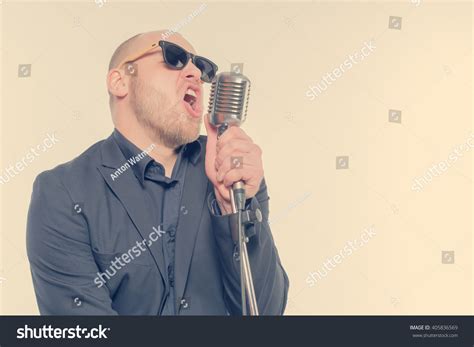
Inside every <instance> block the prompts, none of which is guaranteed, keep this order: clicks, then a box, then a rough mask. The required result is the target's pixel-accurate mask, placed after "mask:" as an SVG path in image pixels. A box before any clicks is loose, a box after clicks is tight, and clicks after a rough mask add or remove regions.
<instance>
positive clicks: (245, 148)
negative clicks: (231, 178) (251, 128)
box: [216, 140, 255, 165]
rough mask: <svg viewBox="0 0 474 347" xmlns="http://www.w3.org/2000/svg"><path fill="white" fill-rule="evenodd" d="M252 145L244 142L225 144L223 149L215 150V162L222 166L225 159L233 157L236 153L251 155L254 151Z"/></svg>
mask: <svg viewBox="0 0 474 347" xmlns="http://www.w3.org/2000/svg"><path fill="white" fill-rule="evenodd" d="M254 146H255V145H254V144H253V143H250V142H248V141H245V140H234V141H231V142H229V143H227V144H226V145H225V146H224V147H221V148H220V149H218V150H217V156H216V160H217V163H218V164H219V165H222V163H223V162H224V160H228V159H227V158H230V157H235V156H236V155H234V154H235V153H236V152H239V153H251V152H252V149H254Z"/></svg>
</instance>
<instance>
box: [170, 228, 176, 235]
mask: <svg viewBox="0 0 474 347" xmlns="http://www.w3.org/2000/svg"><path fill="white" fill-rule="evenodd" d="M169 234H170V236H171V237H175V235H176V229H175V228H173V227H172V228H170V230H169Z"/></svg>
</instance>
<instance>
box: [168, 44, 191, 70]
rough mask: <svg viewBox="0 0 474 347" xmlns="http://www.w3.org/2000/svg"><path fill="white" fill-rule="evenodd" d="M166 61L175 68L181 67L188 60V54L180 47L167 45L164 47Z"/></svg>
mask: <svg viewBox="0 0 474 347" xmlns="http://www.w3.org/2000/svg"><path fill="white" fill-rule="evenodd" d="M164 54H165V59H166V62H167V63H168V64H169V65H171V66H172V67H174V68H176V69H182V68H184V67H185V66H186V64H187V62H188V55H187V54H186V51H184V50H183V49H182V48H181V47H178V46H175V45H167V46H165V49H164Z"/></svg>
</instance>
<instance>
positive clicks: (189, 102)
mask: <svg viewBox="0 0 474 347" xmlns="http://www.w3.org/2000/svg"><path fill="white" fill-rule="evenodd" d="M194 100H195V98H194V96H192V95H189V94H185V95H184V101H186V102H187V103H188V104H190V105H191V106H192V102H193V101H194Z"/></svg>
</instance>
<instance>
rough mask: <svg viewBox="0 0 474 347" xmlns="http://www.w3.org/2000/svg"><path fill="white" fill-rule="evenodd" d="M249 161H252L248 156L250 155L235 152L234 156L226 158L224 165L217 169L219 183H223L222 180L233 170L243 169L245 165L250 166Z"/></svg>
mask: <svg viewBox="0 0 474 347" xmlns="http://www.w3.org/2000/svg"><path fill="white" fill-rule="evenodd" d="M246 155H247V156H246ZM249 161H250V158H249V156H248V153H240V152H234V153H233V155H232V156H229V157H226V159H224V160H223V161H222V163H221V164H219V165H218V166H217V167H216V169H217V174H216V179H217V181H218V182H222V179H223V178H224V176H225V174H226V173H227V171H229V170H231V169H242V168H243V167H244V165H247V166H249V163H248V162H249ZM216 162H217V160H216Z"/></svg>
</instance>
